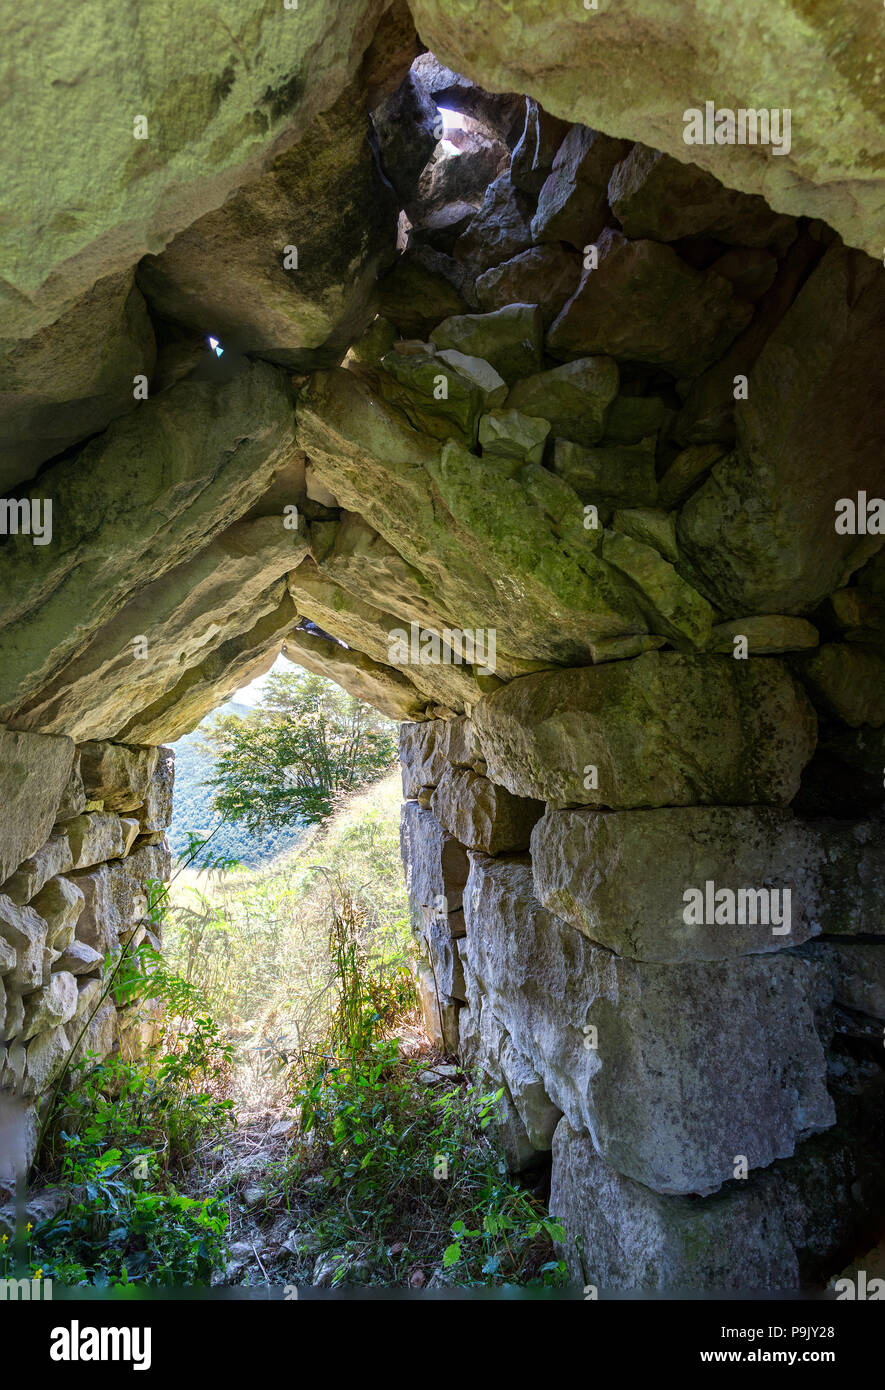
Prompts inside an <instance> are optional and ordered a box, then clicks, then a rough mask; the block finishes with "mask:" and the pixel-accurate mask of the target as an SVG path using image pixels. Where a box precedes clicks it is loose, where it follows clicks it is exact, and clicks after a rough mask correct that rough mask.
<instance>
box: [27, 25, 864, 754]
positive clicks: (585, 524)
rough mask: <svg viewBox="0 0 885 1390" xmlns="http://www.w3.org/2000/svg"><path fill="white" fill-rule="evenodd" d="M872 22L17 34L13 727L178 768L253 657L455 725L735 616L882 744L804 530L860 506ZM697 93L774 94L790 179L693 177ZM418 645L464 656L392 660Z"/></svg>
mask: <svg viewBox="0 0 885 1390" xmlns="http://www.w3.org/2000/svg"><path fill="white" fill-rule="evenodd" d="M874 25H875V26H876V27H875V28H874ZM865 26H867V30H868V32H867V30H865ZM416 28H417V34H416ZM877 34H878V25H877V20H876V17H875V16H873V14H872V12H870V13H869V15H867V14H866V12H862V11H860V10H856V9H855V8H854V7H850V6H849V7H842V8H841V9H840V11H839V13H838V14H833V13H829V12H828V13H826V14H824V15H821V14H820V12H819V11H818V8H817V7H812V6H811V5H807V4H802V5H800V4H798V3H793V4H788V3H783V2H782V0H780V2H779V3H775V4H771V3H766V4H765V5H764V6H763V5H761V4H754V5H752V6H750V8H749V10H747V9H746V7H745V9H743V10H742V11H741V14H740V19H739V23H732V22H728V23H727V24H726V23H725V22H724V20H723V18H722V13H721V10H720V9H717V7H715V6H713V5H712V4H706V3H698V4H696V5H694V6H692V7H690V10H689V7H687V6H686V5H684V4H679V5H677V4H661V3H660V0H657V2H656V3H655V4H651V0H624V2H623V3H619V4H617V5H611V6H609V5H608V4H607V3H606V0H599V7H598V9H597V10H596V11H593V10H589V11H583V10H582V9H581V7H580V6H569V7H568V14H567V15H562V16H558V15H556V14H553V15H551V13H550V7H549V5H546V4H545V5H541V4H536V3H531V0H520V3H519V4H517V5H506V4H497V3H492V4H489V5H484V6H476V5H475V4H472V3H471V4H470V5H468V4H465V3H461V0H446V3H442V0H439V3H437V2H436V0H413V3H412V5H411V9H409V8H407V7H406V5H405V4H404V3H402V0H394V3H392V4H385V3H383V0H351V3H348V4H347V5H337V6H312V5H301V6H300V7H299V8H297V9H295V10H286V9H284V8H282V7H277V6H273V7H267V6H264V5H258V4H255V5H253V6H251V7H250V6H245V7H244V6H243V5H239V4H238V5H233V4H230V5H227V4H223V5H220V6H218V5H216V6H211V7H210V6H203V5H198V6H196V7H188V8H187V9H182V8H178V10H177V11H175V12H173V13H172V14H170V13H169V11H168V7H166V6H163V5H160V4H159V3H153V0H145V3H142V4H140V5H139V6H138V9H137V12H136V11H132V10H127V9H125V8H124V9H120V7H119V6H112V5H111V4H110V3H103V4H100V5H99V4H94V5H91V6H89V7H88V8H86V9H84V8H83V7H80V8H78V9H70V10H62V11H59V10H58V9H57V8H56V7H53V8H52V10H51V12H50V9H49V6H48V5H47V4H45V0H38V3H35V4H34V5H32V6H30V7H28V10H27V12H26V13H25V14H23V15H22V16H17V17H16V20H15V22H14V23H12V24H11V25H10V31H9V32H8V33H7V35H6V37H5V51H6V53H7V56H8V70H9V72H10V73H11V74H12V77H11V80H10V81H9V82H8V83H7V84H6V86H5V89H4V101H5V103H6V108H7V109H6V118H7V128H9V129H10V130H16V131H18V132H19V133H20V138H17V139H15V140H10V141H8V142H7V145H6V147H5V152H4V154H3V158H4V159H5V160H6V161H8V164H9V167H8V168H7V170H5V171H4V174H3V178H2V187H3V188H4V189H5V191H6V208H5V211H4V216H3V218H2V219H0V248H2V249H0V258H2V294H0V320H2V329H0V489H2V491H3V493H4V496H5V499H6V503H7V504H8V505H5V508H4V516H5V522H4V525H5V529H6V530H8V531H12V530H13V526H12V524H11V521H12V518H13V517H15V518H16V525H17V528H18V530H19V531H20V532H22V531H24V532H25V534H21V533H20V534H10V535H8V536H7V537H6V538H5V539H2V540H0V576H2V578H0V585H2V594H3V600H2V610H0V720H2V721H3V722H4V723H6V724H7V725H9V726H10V727H12V728H14V729H21V730H42V731H46V732H50V733H66V734H70V735H71V736H73V737H74V738H76V739H78V740H84V739H89V738H103V739H106V738H110V739H118V740H122V741H128V742H133V743H139V742H144V743H153V742H160V741H162V740H164V739H174V738H175V737H177V736H178V735H179V734H181V733H183V732H185V731H186V730H187V729H189V728H192V727H193V726H194V725H195V724H196V723H197V722H198V721H199V719H200V718H201V717H202V716H203V715H204V714H205V713H206V712H207V711H208V710H210V709H211V708H213V707H214V706H215V705H216V704H218V703H219V702H220V701H222V700H223V699H225V698H226V697H227V695H228V694H229V693H230V692H231V691H232V690H234V689H236V688H237V687H238V686H240V685H242V684H244V683H246V681H248V680H249V679H250V678H251V677H252V676H253V675H255V674H256V673H258V672H259V671H260V670H262V669H266V667H267V666H268V665H269V664H270V662H271V661H272V660H273V659H274V656H275V654H276V652H277V651H279V650H280V648H281V647H282V646H284V648H285V650H286V652H287V654H288V655H289V656H290V657H291V659H292V660H294V661H296V662H298V663H299V664H303V665H305V666H307V667H308V668H309V669H311V670H317V671H320V672H323V673H325V674H329V675H331V676H333V677H334V678H335V679H336V680H339V681H340V682H341V684H343V685H344V686H345V687H346V688H348V689H350V690H352V691H354V693H356V694H359V695H362V696H364V697H365V698H367V699H370V700H372V701H373V702H374V703H376V704H377V705H378V706H379V707H380V708H382V709H384V710H386V711H387V712H388V713H390V714H392V715H394V716H395V717H400V718H407V719H422V718H426V717H431V716H434V715H440V714H442V715H445V716H448V715H450V714H452V713H457V712H459V711H461V710H464V709H465V708H472V707H473V706H474V705H475V704H476V702H477V701H478V700H479V699H480V698H481V697H482V695H483V694H484V693H486V692H489V691H494V690H496V689H498V688H500V687H501V685H502V684H506V683H507V682H509V681H511V680H513V678H514V677H517V676H523V675H528V674H530V673H531V672H534V671H538V670H541V669H543V668H545V667H551V666H565V667H579V666H586V665H588V664H596V663H602V662H606V661H612V660H616V659H618V658H625V657H635V656H639V655H641V654H642V653H644V652H647V651H651V650H657V649H660V648H665V649H666V648H672V649H675V650H676V651H677V652H683V653H687V654H691V653H695V652H710V653H716V652H722V651H730V650H731V642H732V638H733V634H734V632H735V631H736V630H737V629H736V627H735V624H738V625H739V629H740V631H741V632H743V633H749V634H750V649H751V650H752V651H753V652H760V653H766V652H792V653H795V658H794V659H795V661H796V663H797V665H798V666H799V667H800V668H801V671H802V675H803V680H804V681H805V682H806V685H807V687H808V688H809V689H811V690H812V691H813V692H815V698H816V700H818V701H819V705H820V707H821V708H826V709H827V710H831V711H836V712H838V713H841V714H842V715H843V717H844V716H845V715H846V711H847V712H848V714H850V716H851V717H850V718H848V720H847V722H849V723H852V722H854V723H862V722H877V721H876V720H875V719H872V720H871V719H870V701H873V702H874V701H875V698H876V696H875V691H876V690H877V689H878V688H879V687H880V686H881V675H882V670H881V665H882V661H883V658H882V656H881V655H880V651H879V646H878V642H879V640H880V637H881V632H882V631H883V630H885V620H883V616H882V615H883V613H885V609H883V607H882V604H883V602H885V595H883V590H885V579H883V573H885V571H883V567H882V566H881V564H879V563H878V561H877V559H876V554H877V551H878V549H879V545H880V543H881V538H879V537H877V536H876V535H863V534H861V535H858V534H839V533H837V531H836V530H835V529H834V526H833V504H834V502H835V500H836V499H838V498H840V497H842V496H843V495H845V494H846V493H848V494H854V493H856V492H857V490H858V488H863V489H865V490H866V491H867V492H868V494H869V495H870V496H874V495H875V494H876V490H877V488H878V490H879V492H880V493H882V492H885V476H883V474H885V463H883V451H882V441H883V435H885V426H883V419H882V391H881V387H880V385H879V383H878V380H877V375H876V374H877V372H878V371H880V367H879V363H880V362H881V360H882V323H883V319H885V314H883V308H885V304H883V291H882V289H881V280H880V276H881V266H880V264H879V261H878V257H879V255H880V254H881V243H882V226H883V219H882V215H881V214H882V203H883V197H882V173H881V166H882V156H881V134H880V131H881V128H882V126H881V110H880V109H879V108H880V106H881V102H882V97H881V83H880V75H881V74H880V68H881V64H880V62H879V60H878V59H877V57H876V56H875V55H876V48H875V42H874V41H875V38H876V37H877ZM419 36H420V37H419ZM427 49H430V50H432V52H433V54H435V55H436V58H433V57H431V56H430V54H429V53H428V52H426V51H425V52H424V56H423V57H421V58H419V59H418V61H417V62H415V58H416V55H418V54H419V53H422V52H423V51H424V50H427ZM551 55H555V61H553V58H552V56H551ZM868 55H869V56H868ZM413 63H414V66H412V65H413ZM443 63H448V64H449V65H450V67H449V68H445V67H443V66H442V64H443ZM410 69H411V71H410ZM711 74H715V91H712V90H711V89H710V84H711V81H712V80H713V79H712V77H711ZM524 94H528V97H529V98H530V99H529V100H526V97H525V95H524ZM714 97H715V100H716V102H717V103H718V104H719V105H720V106H731V107H733V108H734V109H738V108H740V107H743V106H747V105H753V106H754V107H760V108H762V107H766V108H771V109H782V108H786V107H788V108H790V110H791V112H792V136H791V143H790V148H789V151H786V149H784V152H783V153H782V154H781V155H776V154H774V153H772V151H771V150H762V149H760V148H759V147H758V146H755V147H741V146H736V145H716V144H713V145H700V146H692V147H688V146H686V144H685V143H684V141H683V138H682V133H683V112H684V110H685V108H687V107H693V106H698V107H703V106H704V103H705V101H707V100H709V99H712V98H714ZM438 108H443V109H445V110H454V111H457V112H460V113H461V116H460V119H459V121H458V122H457V123H455V125H454V126H452V125H450V126H449V127H448V128H447V130H446V132H445V135H446V144H445V146H441V145H440V143H439V134H440V132H439V130H438V128H437V122H438V120H439V110H438ZM688 154H690V155H691V158H692V163H688V162H687V158H686V157H687V155H688ZM760 195H761V196H760ZM401 210H404V212H403V214H402V218H401V216H400V214H401ZM403 219H404V220H403ZM398 220H399V245H400V247H401V248H402V246H403V245H404V246H405V249H404V250H399V251H398V250H397V240H398ZM590 246H592V248H593V255H592V257H591V258H590V263H588V255H587V250H588V247H590ZM867 252H869V253H870V254H871V255H872V256H875V257H876V258H877V259H875V260H873V259H871V258H870V255H868V254H866V253H867ZM210 334H211V335H214V336H215V337H216V338H217V339H218V340H219V341H220V343H221V344H222V345H223V355H222V356H220V357H218V356H216V355H215V354H214V353H213V352H212V350H211V349H210V348H209V347H208V344H207V338H208V336H209V335H210ZM741 382H742V383H743V385H739V383H741ZM441 383H442V384H441ZM47 499H48V500H50V501H51V503H52V512H51V528H52V534H51V539H49V540H48V541H47V542H46V543H43V540H45V539H46V538H45V537H44V538H43V539H41V538H39V537H38V536H37V535H35V534H27V530H28V526H27V521H28V515H27V507H26V506H25V504H30V503H31V502H34V501H38V500H40V501H42V502H45V501H46V500H47ZM20 504H21V505H20ZM293 509H294V510H293ZM295 515H297V526H295V525H294V517H295ZM38 540H40V543H35V541H38ZM411 624H419V625H421V626H422V628H426V629H431V630H433V631H438V632H443V633H444V632H445V630H446V629H453V628H454V629H469V630H479V631H487V630H489V629H491V630H493V631H494V633H495V634H496V654H495V660H494V662H492V663H489V662H488V661H487V662H486V663H485V665H482V664H481V663H479V662H477V663H473V664H461V665H459V664H452V663H435V664H401V665H397V663H396V662H395V661H394V660H392V658H391V633H392V632H395V631H401V630H406V631H408V630H409V629H410V625H411ZM324 634H326V635H324ZM877 634H878V636H877ZM333 639H337V640H333ZM820 643H822V644H823V645H820ZM880 698H881V697H880ZM878 722H882V720H878Z"/></svg>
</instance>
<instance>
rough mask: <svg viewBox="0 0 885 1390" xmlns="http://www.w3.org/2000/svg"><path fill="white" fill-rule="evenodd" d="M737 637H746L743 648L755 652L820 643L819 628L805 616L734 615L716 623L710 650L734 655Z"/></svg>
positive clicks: (802, 648) (800, 648)
mask: <svg viewBox="0 0 885 1390" xmlns="http://www.w3.org/2000/svg"><path fill="white" fill-rule="evenodd" d="M736 637H743V638H746V645H745V647H743V650H744V653H745V654H746V652H749V653H750V655H751V656H764V655H767V654H774V655H776V654H777V653H779V652H802V651H807V650H808V649H809V648H811V647H816V646H817V644H818V641H819V638H818V632H817V628H816V627H812V625H811V623H809V622H806V621H805V619H804V618H785V617H781V616H777V617H775V616H766V617H764V618H732V619H731V620H730V621H729V622H727V623H717V624H716V625H715V627H714V628H713V631H712V633H711V637H710V643H709V650H710V651H713V652H727V653H728V654H729V655H732V654H733V653H734V651H735V638H736Z"/></svg>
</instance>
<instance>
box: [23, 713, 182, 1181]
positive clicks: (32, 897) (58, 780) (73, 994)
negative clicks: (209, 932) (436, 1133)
mask: <svg viewBox="0 0 885 1390" xmlns="http://www.w3.org/2000/svg"><path fill="white" fill-rule="evenodd" d="M173 762H174V755H173V754H172V752H171V751H170V750H169V749H166V748H137V747H127V746H126V745H123V744H113V743H98V742H87V743H83V744H80V745H76V744H75V743H74V742H73V740H71V739H69V738H65V737H56V736H54V735H46V734H34V733H17V732H13V731H12V730H8V729H4V728H0V788H2V800H3V809H4V835H3V838H2V842H0V878H2V883H0V1043H2V1046H0V1106H2V1105H3V1104H4V1100H5V1102H7V1103H11V1104H12V1105H13V1107H14V1109H15V1113H16V1114H18V1116H19V1120H18V1124H19V1126H20V1127H22V1128H23V1133H24V1160H25V1162H26V1163H30V1160H31V1158H32V1157H33V1145H34V1142H35V1139H36V1133H37V1124H38V1117H39V1114H40V1110H41V1102H42V1101H43V1100H45V1098H46V1094H47V1091H48V1090H49V1088H50V1087H51V1086H52V1085H53V1083H54V1082H55V1081H56V1080H57V1078H58V1076H59V1074H60V1073H61V1071H62V1069H63V1068H64V1066H65V1063H66V1062H67V1061H69V1060H79V1058H80V1057H83V1056H85V1055H86V1054H91V1055H92V1056H94V1057H97V1058H99V1059H101V1058H104V1057H106V1056H107V1055H108V1054H109V1053H110V1052H112V1051H114V1050H115V1049H117V1048H121V1049H122V1050H123V1052H124V1054H126V1053H128V1054H130V1055H131V1053H132V1052H133V1051H135V1050H136V1049H137V1048H138V1046H139V1045H140V1043H142V1042H144V1041H145V1032H144V1029H145V1023H144V1020H143V1019H142V1017H141V1015H140V1014H139V1012H138V1011H137V1010H136V1009H134V1008H131V1007H130V1008H126V1007H122V1008H119V1009H118V1008H117V1006H116V1004H115V1002H114V999H113V997H112V996H109V997H108V998H106V999H104V1000H103V1001H102V1000H101V996H102V992H103V980H104V975H105V971H106V969H107V968H109V967H113V965H114V964H115V963H116V961H117V959H118V958H119V955H120V952H121V951H122V950H123V949H124V947H127V946H128V947H130V948H132V949H135V948H136V947H137V946H138V945H139V944H140V943H141V942H142V941H143V940H144V939H145V937H146V936H148V937H149V938H150V940H151V942H152V944H153V945H154V946H155V947H156V948H157V949H159V945H160V943H159V939H158V936H157V934H156V930H157V929H156V927H155V926H152V925H149V924H147V923H145V922H144V921H143V918H144V915H145V911H146V909H147V906H148V897H147V885H148V882H149V880H164V879H167V878H168V877H169V869H170V855H169V849H168V845H167V843H166V837H165V828H166V826H167V825H168V824H169V821H170V817H171V810H172V779H173ZM84 1026H85V1032H84ZM81 1034H82V1037H81ZM72 1049H75V1055H74V1056H73V1057H71V1053H72ZM12 1098H14V1100H13V1099H12ZM10 1113H11V1111H10ZM19 1156H20V1157H21V1151H19ZM6 1158H7V1159H9V1158H10V1153H7V1154H6ZM2 1177H3V1178H4V1179H6V1180H8V1179H9V1178H10V1173H9V1172H6V1171H5V1168H4V1172H3V1174H2Z"/></svg>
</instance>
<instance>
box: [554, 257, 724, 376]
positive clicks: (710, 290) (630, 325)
mask: <svg viewBox="0 0 885 1390" xmlns="http://www.w3.org/2000/svg"><path fill="white" fill-rule="evenodd" d="M598 256H599V263H598V266H597V268H596V269H595V270H585V271H584V272H583V274H582V276H581V283H580V285H579V287H578V289H577V291H576V293H575V294H574V296H573V297H572V298H571V299H570V300H569V301H568V303H567V304H566V305H565V307H564V308H563V310H562V312H561V313H560V315H559V317H558V318H557V319H556V321H555V323H554V324H553V325H552V327H551V328H550V330H549V332H548V334H547V349H548V351H549V352H550V353H551V354H552V355H553V356H554V357H559V358H576V357H587V356H589V355H590V354H591V353H606V354H608V355H609V356H611V357H615V358H617V359H618V360H626V361H638V362H650V363H653V364H654V365H655V366H658V367H664V368H666V370H667V371H669V372H672V373H673V375H674V376H696V375H697V374H698V373H699V372H701V371H702V370H703V369H704V367H706V366H708V365H709V364H710V363H711V362H713V361H715V360H716V358H717V357H720V356H721V355H722V353H723V352H724V351H725V349H726V348H727V347H728V346H729V344H730V343H731V342H732V341H733V339H734V338H735V337H736V335H737V334H738V333H739V332H740V330H741V329H742V328H744V327H746V324H747V322H748V320H749V318H750V313H751V310H750V306H749V305H748V304H745V303H744V302H743V301H742V300H739V299H736V298H735V296H734V291H733V289H732V285H731V282H730V281H728V280H724V279H723V278H722V276H721V275H715V274H713V273H712V272H710V271H707V272H705V273H701V272H700V271H697V270H693V269H692V268H691V267H690V266H688V265H686V264H685V262H684V261H681V260H680V259H679V257H678V256H677V255H676V253H675V251H673V250H672V249H671V248H670V247H669V246H663V245H661V244H660V243H659V242H656V241H628V240H627V239H626V238H625V237H623V236H622V235H621V233H620V232H615V231H612V230H611V229H606V230H605V231H604V232H603V233H602V235H601V236H600V237H599V240H598Z"/></svg>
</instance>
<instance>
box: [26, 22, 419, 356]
mask: <svg viewBox="0 0 885 1390" xmlns="http://www.w3.org/2000/svg"><path fill="white" fill-rule="evenodd" d="M384 10H385V4H384V0H354V3H353V4H350V5H348V7H347V9H346V11H344V10H342V11H338V10H330V9H327V8H316V7H314V8H311V7H310V6H305V5H304V4H302V5H301V6H300V7H298V9H294V8H293V9H286V8H285V7H284V6H283V5H282V4H280V5H278V6H275V7H274V8H273V10H264V9H263V8H262V7H261V6H258V7H254V6H253V7H251V8H249V9H247V10H245V11H243V12H241V13H239V14H238V15H236V16H234V17H232V18H231V17H230V16H228V17H227V18H224V17H222V16H221V15H220V14H218V13H217V12H216V11H214V10H213V9H211V8H198V9H197V10H191V11H188V12H184V11H180V12H177V13H176V14H170V13H169V11H168V9H167V7H166V6H165V5H164V4H162V3H158V0H148V2H147V4H146V6H145V7H143V8H142V9H141V10H139V13H138V15H137V16H136V15H135V14H134V12H131V11H127V10H123V9H120V7H119V6H118V5H115V4H114V3H112V0H98V3H97V4H96V5H95V6H94V7H93V9H92V10H91V11H90V14H89V20H88V23H87V22H85V21H84V18H83V14H82V12H81V11H79V10H76V11H75V10H71V11H69V12H65V13H64V14H61V13H59V12H57V11H56V9H55V7H54V6H53V5H52V4H50V3H49V0H38V3H36V4H34V5H32V6H31V7H30V8H29V10H28V13H27V15H26V16H17V17H14V18H13V17H10V21H9V22H8V23H7V24H5V25H4V52H5V54H6V58H7V60H8V62H9V63H10V64H11V65H12V67H13V68H14V69H15V72H16V82H15V83H14V84H9V85H7V87H6V88H5V89H4V96H3V101H4V113H3V114H4V124H5V125H6V128H7V129H9V130H16V131H18V132H19V136H20V138H18V139H17V140H16V142H15V144H16V149H15V153H14V155H13V151H12V146H11V145H10V146H9V147H8V157H6V156H4V158H3V168H2V183H3V187H4V189H5V191H6V195H7V197H6V204H7V212H6V215H5V216H4V219H3V229H2V245H3V256H2V260H3V264H4V277H5V282H6V290H5V292H4V296H3V306H4V314H3V318H4V326H3V328H2V329H0V336H2V337H4V338H6V337H10V336H13V335H20V336H23V337H29V336H31V335H32V334H33V333H35V332H37V331H39V329H41V328H42V327H44V326H45V325H46V324H48V323H52V322H55V320H57V319H58V317H59V315H60V314H62V313H64V312H65V311H66V310H67V309H68V308H70V307H71V306H72V305H73V304H74V303H76V301H77V300H78V299H79V298H80V297H81V296H82V295H83V294H84V293H86V292H87V291H88V290H89V289H90V288H91V286H92V285H93V284H94V283H95V281H96V280H100V279H102V278H103V277H105V276H107V275H110V274H113V273H117V272H119V271H122V270H125V269H126V268H128V267H131V266H133V265H134V264H135V262H136V261H137V260H138V259H139V258H140V257H141V256H143V255H144V254H145V253H146V252H152V253H157V252H160V251H162V249H163V247H164V246H165V245H166V244H167V243H168V242H169V241H170V240H171V238H172V237H173V236H174V235H175V234H176V233H177V232H180V231H181V230H182V229H183V228H185V227H189V226H191V224H192V223H194V222H195V221H196V220H197V219H198V218H199V217H201V216H202V215H203V214H204V213H207V212H209V211H210V210H211V209H212V208H218V207H220V206H221V205H222V203H223V202H224V200H225V198H226V197H227V196H228V195H229V194H230V193H232V192H233V191H234V190H236V189H237V188H239V187H240V186H241V185H242V184H243V183H245V182H248V181H249V180H250V179H254V178H255V176H256V175H257V174H259V173H260V172H261V170H262V168H263V167H266V163H267V161H268V160H269V159H272V158H273V157H274V156H276V155H278V154H279V153H280V151H281V149H285V148H288V147H290V146H291V145H293V144H295V143H296V142H297V141H298V140H299V139H300V138H301V137H302V136H303V135H304V134H305V132H306V131H309V129H310V126H311V123H312V121H313V120H314V118H315V117H316V116H317V115H318V114H319V113H320V112H321V111H325V110H327V109H328V108H329V106H331V105H332V104H333V103H334V101H335V100H336V99H337V97H338V96H339V95H340V94H341V93H342V92H343V91H344V90H345V88H346V87H347V85H348V84H349V83H350V82H351V81H352V80H353V78H354V77H355V76H356V74H357V72H358V71H359V69H360V66H361V63H362V60H363V55H364V53H365V52H366V50H367V48H369V47H370V45H371V43H372V39H373V36H374V35H375V34H376V30H378V29H379V21H381V19H382V16H383V14H384ZM380 27H381V28H383V27H384V26H383V25H381V26H380ZM409 27H410V28H411V25H410V26H409ZM389 42H390V40H389V37H388V44H389ZM398 44H399V48H400V51H401V52H402V54H403V56H404V58H405V62H406V63H408V62H409V61H410V59H411V56H412V52H413V51H414V50H413V45H414V29H413V28H412V31H411V36H408V34H407V33H403V34H402V36H401V37H400V38H399V39H398ZM384 61H385V55H384V54H383V53H372V52H371V51H370V53H369V54H368V55H367V62H366V67H365V69H364V72H363V77H364V80H365V81H366V85H367V86H368V87H369V88H370V89H371V86H372V84H373V83H377V80H378V76H379V68H380V67H383V65H384ZM387 65H388V67H389V66H390V64H389V59H388V60H387ZM402 75H403V74H402V72H400V74H399V75H398V76H397V77H396V78H395V81H396V82H398V81H400V80H401V77H402ZM35 94H39V100H38V99H36V98H35ZM375 99H376V100H377V97H376V98H375ZM112 113H116V115H113V114H112ZM142 137H143V138H142ZM222 269H223V267H221V266H219V265H216V266H215V270H216V271H217V272H220V271H222ZM200 327H201V329H202V331H203V332H207V333H209V332H212V331H213V326H212V325H211V324H208V323H206V324H201V325H200Z"/></svg>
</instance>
